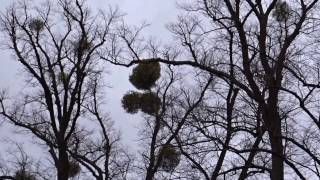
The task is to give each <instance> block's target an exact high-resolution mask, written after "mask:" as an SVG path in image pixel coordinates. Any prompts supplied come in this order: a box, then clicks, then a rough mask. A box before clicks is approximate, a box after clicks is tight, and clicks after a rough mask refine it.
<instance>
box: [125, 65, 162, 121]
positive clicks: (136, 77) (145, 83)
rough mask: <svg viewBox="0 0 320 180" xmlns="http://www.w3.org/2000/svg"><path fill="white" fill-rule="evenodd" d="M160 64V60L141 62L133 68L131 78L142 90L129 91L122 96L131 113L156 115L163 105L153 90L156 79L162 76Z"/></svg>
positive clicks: (126, 107) (127, 109)
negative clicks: (139, 112)
mask: <svg viewBox="0 0 320 180" xmlns="http://www.w3.org/2000/svg"><path fill="white" fill-rule="evenodd" d="M160 71H161V68H160V64H159V63H158V62H148V63H140V64H138V65H137V66H136V67H135V68H133V70H132V74H131V75H130V77H129V80H130V82H131V84H132V85H134V86H135V87H136V88H137V89H138V90H140V91H142V92H136V91H129V92H128V93H126V94H125V95H124V96H123V98H122V107H123V108H124V109H125V110H126V111H127V112H128V113H131V114H134V113H137V112H138V111H139V110H141V111H142V112H144V113H146V114H149V115H155V114H156V113H158V111H159V109H160V105H161V99H160V98H159V97H158V95H157V94H156V93H154V92H152V90H151V89H152V88H153V87H154V86H155V85H156V81H157V80H158V79H159V78H160Z"/></svg>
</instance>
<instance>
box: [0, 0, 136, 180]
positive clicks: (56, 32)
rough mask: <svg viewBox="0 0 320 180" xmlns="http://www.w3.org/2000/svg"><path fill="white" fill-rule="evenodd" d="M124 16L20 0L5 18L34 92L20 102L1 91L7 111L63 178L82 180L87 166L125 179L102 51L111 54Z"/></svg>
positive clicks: (62, 2)
mask: <svg viewBox="0 0 320 180" xmlns="http://www.w3.org/2000/svg"><path fill="white" fill-rule="evenodd" d="M120 17H121V16H120V14H119V12H118V11H117V10H113V9H111V8H110V10H109V11H108V12H107V13H104V12H102V11H100V12H98V13H96V15H92V14H91V12H90V10H89V9H88V7H87V5H86V2H85V1H81V0H75V1H73V0H72V1H71V0H57V1H47V3H46V5H44V6H34V5H33V4H32V3H30V2H27V1H19V2H17V3H15V4H13V5H12V6H11V7H9V8H8V9H7V12H6V13H4V14H3V15H2V16H1V29H2V32H3V33H4V34H5V36H6V37H7V40H8V43H7V47H8V48H9V49H10V50H11V52H12V53H13V54H14V55H15V59H16V60H17V61H18V62H19V63H20V65H21V66H22V67H23V70H24V72H23V73H24V75H25V76H26V82H27V88H26V89H24V90H25V91H24V92H23V94H21V96H20V97H16V98H10V97H8V96H7V95H6V93H2V94H1V96H0V114H1V116H2V117H4V118H5V120H6V121H7V122H11V123H12V124H14V125H15V126H17V127H19V128H21V129H22V130H26V131H28V132H30V133H31V134H32V135H33V136H35V137H36V138H37V139H38V140H39V142H40V143H41V144H43V145H45V147H46V148H47V149H48V151H49V154H50V155H51V157H52V160H53V162H54V166H55V168H56V172H57V176H56V177H57V179H58V180H67V179H69V178H70V177H73V176H77V175H78V174H79V172H80V171H81V167H82V168H83V167H84V168H87V170H88V171H89V172H91V173H92V175H93V176H94V177H95V178H96V179H99V180H102V179H111V178H116V177H117V178H120V177H121V178H123V179H125V176H126V175H125V174H126V173H128V172H127V171H128V169H129V168H128V166H129V164H130V161H131V160H130V157H129V156H128V154H127V153H126V152H125V151H124V150H122V151H120V150H119V148H121V147H120V144H119V142H118V141H119V137H118V135H116V133H115V131H114V130H113V131H111V129H112V128H111V126H110V125H111V124H110V122H108V121H109V120H108V118H107V116H105V114H104V113H103V112H102V111H101V102H102V101H101V100H98V98H99V97H98V95H99V93H97V92H98V90H99V89H100V88H99V87H101V84H97V83H98V82H101V81H99V80H100V79H101V77H102V73H103V68H102V67H103V66H102V65H101V62H100V61H99V56H98V55H97V54H98V52H99V53H101V52H102V53H103V52H105V51H106V50H108V49H110V48H109V47H111V46H108V43H109V42H110V41H111V40H112V39H113V36H114V35H113V30H114V28H115V27H116V26H117V22H118V21H119V18H120ZM87 119H91V121H89V120H87ZM91 126H92V127H95V128H93V129H88V127H91ZM92 130H97V131H95V132H101V135H102V136H100V139H99V138H98V137H99V136H98V135H97V134H98V133H95V135H96V136H90V134H91V133H90V131H92ZM112 133H115V134H112ZM97 139H99V140H97ZM79 163H80V164H81V165H82V166H80V164H79ZM82 170H84V169H82ZM111 171H114V172H111ZM115 174H116V175H115ZM54 177H55V176H53V177H52V178H54Z"/></svg>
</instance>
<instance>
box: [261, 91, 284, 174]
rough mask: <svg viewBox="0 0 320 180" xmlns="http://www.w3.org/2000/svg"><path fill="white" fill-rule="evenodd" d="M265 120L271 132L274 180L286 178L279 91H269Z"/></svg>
mask: <svg viewBox="0 0 320 180" xmlns="http://www.w3.org/2000/svg"><path fill="white" fill-rule="evenodd" d="M264 121H265V123H266V126H267V130H268V133H269V139H270V143H271V150H272V169H271V179H272V180H283V179H284V165H283V156H284V154H283V144H282V134H281V118H280V115H279V112H278V91H277V90H274V89H271V90H270V91H269V98H268V105H267V109H266V110H265V114H264Z"/></svg>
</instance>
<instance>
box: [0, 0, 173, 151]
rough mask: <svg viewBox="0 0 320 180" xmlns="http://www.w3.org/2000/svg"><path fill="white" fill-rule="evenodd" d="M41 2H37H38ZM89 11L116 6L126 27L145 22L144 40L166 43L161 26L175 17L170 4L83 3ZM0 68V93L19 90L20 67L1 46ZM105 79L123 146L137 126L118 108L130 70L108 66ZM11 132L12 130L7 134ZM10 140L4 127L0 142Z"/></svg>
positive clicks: (159, 0) (4, 0)
mask: <svg viewBox="0 0 320 180" xmlns="http://www.w3.org/2000/svg"><path fill="white" fill-rule="evenodd" d="M13 2H15V0H1V6H0V10H1V12H2V13H3V12H4V10H5V8H6V7H7V6H8V5H10V4H11V3H13ZM40 2H41V0H40ZM87 2H88V3H90V6H92V8H93V9H97V8H101V9H103V8H104V7H108V4H112V5H117V6H118V7H119V9H120V10H121V12H124V13H126V17H125V20H126V23H129V24H131V25H135V24H136V25H138V24H141V22H143V21H146V22H147V23H150V24H151V25H150V27H148V28H147V29H146V30H145V33H146V36H155V37H157V38H160V40H162V41H166V40H168V39H170V35H169V32H168V31H167V30H166V28H165V24H167V23H169V22H172V21H174V19H175V18H176V15H177V9H176V7H175V1H174V0H87ZM0 53H1V59H0V61H1V64H0V89H3V88H6V89H8V90H9V92H18V91H19V90H21V88H22V87H21V85H20V84H19V83H18V82H19V81H20V82H21V79H22V76H21V74H19V73H20V71H19V69H20V68H21V66H20V65H19V64H18V63H17V62H15V60H13V59H12V56H11V55H10V52H8V51H7V50H4V48H3V47H2V46H1V49H0ZM108 72H110V74H108V75H107V76H106V78H105V79H106V83H107V84H108V85H110V86H111V87H112V88H111V89H110V88H107V89H105V93H106V100H107V105H106V108H107V111H109V112H110V114H111V118H112V120H114V121H115V125H116V128H119V129H120V130H121V132H122V135H123V136H122V137H123V140H124V144H128V143H130V144H131V145H132V142H133V141H134V140H136V139H137V129H136V128H135V127H136V126H137V125H138V124H139V120H138V119H139V117H138V115H135V116H133V115H129V114H127V113H125V112H124V110H123V109H122V108H121V104H120V100H121V96H122V95H123V94H124V93H125V92H126V91H128V90H130V89H133V88H132V86H131V85H130V83H129V82H128V75H129V72H130V70H129V69H125V68H120V67H115V66H111V65H110V66H109V68H108ZM9 131H10V132H12V130H9ZM7 136H11V135H9V134H8V129H7V128H6V126H5V127H4V126H2V127H0V139H3V138H6V137H7Z"/></svg>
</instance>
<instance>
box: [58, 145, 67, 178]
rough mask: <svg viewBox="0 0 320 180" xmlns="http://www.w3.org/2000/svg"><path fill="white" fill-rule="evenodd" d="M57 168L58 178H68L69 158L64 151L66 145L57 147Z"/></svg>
mask: <svg viewBox="0 0 320 180" xmlns="http://www.w3.org/2000/svg"><path fill="white" fill-rule="evenodd" d="M57 168H58V180H68V179H69V159H68V153H67V151H66V146H65V145H62V146H61V147H59V166H58V167H57Z"/></svg>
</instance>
